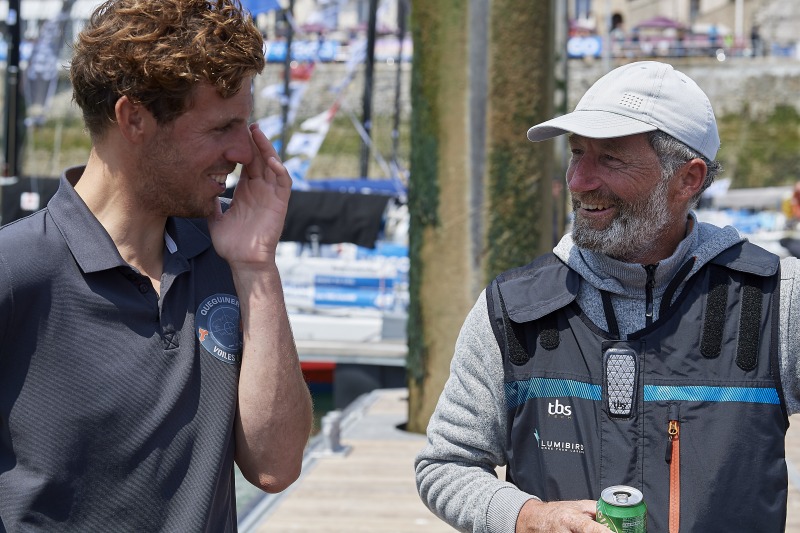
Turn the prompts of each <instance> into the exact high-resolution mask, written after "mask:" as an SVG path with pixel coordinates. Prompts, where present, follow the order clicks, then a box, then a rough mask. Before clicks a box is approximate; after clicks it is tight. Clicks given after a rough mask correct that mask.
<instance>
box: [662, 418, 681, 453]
mask: <svg viewBox="0 0 800 533" xmlns="http://www.w3.org/2000/svg"><path fill="white" fill-rule="evenodd" d="M667 433H668V434H669V437H668V440H667V453H666V455H664V460H665V461H666V462H667V463H671V462H672V441H673V440H675V439H676V438H677V436H678V421H677V420H670V421H669V427H668V428H667Z"/></svg>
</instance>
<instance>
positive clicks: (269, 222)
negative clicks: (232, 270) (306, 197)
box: [208, 124, 292, 266]
mask: <svg viewBox="0 0 800 533" xmlns="http://www.w3.org/2000/svg"><path fill="white" fill-rule="evenodd" d="M250 137H251V140H250V142H251V143H252V147H253V158H252V160H251V161H250V162H249V163H248V164H246V165H245V166H244V168H243V169H242V173H241V175H240V177H239V183H238V184H237V185H236V190H235V191H234V193H233V201H232V203H231V207H230V209H228V210H227V211H226V212H225V213H223V212H222V211H221V209H219V208H218V210H217V212H216V213H215V214H214V215H212V216H210V217H209V218H208V223H209V229H210V231H211V239H212V241H213V243H214V248H215V249H216V251H217V253H218V254H219V255H220V256H222V257H223V258H225V259H226V260H227V261H228V263H230V264H231V265H232V266H233V265H234V264H247V265H250V266H257V265H258V264H262V263H264V262H267V261H270V262H271V261H274V257H275V249H276V247H277V246H278V241H279V240H280V236H281V232H282V231H283V225H284V219H285V218H286V211H287V208H288V205H289V196H290V194H291V190H292V178H291V176H290V175H289V171H288V170H286V167H284V166H283V164H282V163H281V162H280V160H279V158H278V154H277V152H276V151H275V148H274V147H273V146H272V143H271V142H269V140H268V139H267V137H266V135H264V133H263V132H262V131H261V130H260V129H259V128H258V126H257V125H256V124H252V125H250Z"/></svg>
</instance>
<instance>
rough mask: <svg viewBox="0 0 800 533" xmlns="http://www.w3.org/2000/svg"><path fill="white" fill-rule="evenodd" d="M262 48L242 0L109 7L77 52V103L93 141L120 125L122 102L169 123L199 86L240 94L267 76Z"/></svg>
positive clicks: (132, 0) (170, 0)
mask: <svg viewBox="0 0 800 533" xmlns="http://www.w3.org/2000/svg"><path fill="white" fill-rule="evenodd" d="M263 46H264V42H263V38H262V36H261V33H260V32H259V31H258V29H257V28H256V26H255V24H254V23H253V20H252V18H251V17H250V15H249V14H248V13H247V12H246V11H244V10H243V9H242V6H241V4H240V2H239V0H108V1H106V2H104V3H103V4H102V5H100V6H99V7H98V8H97V9H96V10H95V11H94V13H93V14H92V16H91V19H90V20H89V23H88V24H87V26H86V28H85V29H84V30H83V31H81V33H80V34H79V35H78V39H77V41H76V43H75V46H74V53H73V57H72V63H71V65H70V78H71V80H72V87H73V98H74V100H75V102H76V103H77V104H78V106H79V107H80V108H81V110H82V111H83V119H84V122H85V124H86V128H87V129H88V130H89V134H90V135H91V136H92V138H93V139H95V140H96V139H97V138H99V137H100V136H102V135H103V133H104V132H105V131H106V128H108V126H109V125H110V124H112V123H113V122H115V112H114V106H115V104H116V102H117V100H118V99H119V98H120V97H121V96H123V95H124V96H127V97H128V98H130V99H131V100H132V101H134V102H136V103H139V104H142V105H144V106H145V107H146V108H147V109H148V110H149V111H150V112H151V113H153V116H155V118H156V120H158V122H159V124H167V123H169V122H171V121H173V120H174V119H176V118H177V117H178V116H180V115H181V114H182V113H183V112H185V111H186V110H187V109H188V108H189V107H190V105H191V96H192V92H193V89H194V88H195V87H196V86H197V84H198V83H199V82H208V83H210V84H212V85H214V86H215V87H216V89H217V91H218V92H219V94H220V96H222V97H223V98H227V97H229V96H232V95H234V94H236V93H237V92H238V91H239V89H241V87H242V83H243V82H244V81H245V80H246V79H248V78H249V77H250V76H253V75H255V74H258V73H260V72H261V71H262V70H263V69H264V48H263Z"/></svg>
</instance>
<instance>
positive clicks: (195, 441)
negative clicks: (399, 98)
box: [0, 0, 311, 532]
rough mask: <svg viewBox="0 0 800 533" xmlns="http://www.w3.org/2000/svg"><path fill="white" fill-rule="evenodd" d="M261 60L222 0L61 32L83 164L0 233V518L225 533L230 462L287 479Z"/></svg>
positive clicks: (245, 28) (292, 475)
mask: <svg viewBox="0 0 800 533" xmlns="http://www.w3.org/2000/svg"><path fill="white" fill-rule="evenodd" d="M263 67H264V56H263V42H262V37H261V34H260V33H259V31H258V29H257V28H256V27H255V26H254V24H253V22H252V19H251V18H250V16H249V14H248V13H247V12H246V11H244V10H243V9H242V8H241V6H240V4H239V2H238V0H110V1H108V2H106V3H104V4H102V5H101V6H100V7H98V9H97V10H96V11H95V12H94V13H93V15H92V17H91V20H90V21H89V23H88V25H87V26H86V28H85V29H84V30H83V31H82V32H81V34H80V35H79V36H78V39H77V42H76V44H75V47H74V56H73V59H72V63H71V67H70V73H71V79H72V83H73V87H74V99H75V101H76V102H77V104H78V105H79V106H80V107H81V109H82V112H83V116H84V120H85V123H86V128H87V130H88V132H89V135H90V136H91V139H92V149H91V153H90V154H89V158H88V161H87V163H86V165H85V166H81V167H77V168H70V169H67V170H66V171H65V173H64V175H63V176H62V178H61V183H60V187H59V190H58V192H57V193H56V195H55V196H54V197H53V199H52V200H51V201H50V202H49V204H48V205H47V207H46V208H45V209H43V210H41V211H39V212H37V213H34V214H33V215H31V216H29V217H27V218H25V219H22V220H18V221H16V222H13V223H11V224H8V225H6V226H4V227H3V228H2V229H0V339H1V340H2V343H1V344H0V494H2V497H0V531H9V532H15V531H59V532H63V531H76V532H87V531H137V532H139V531H141V532H144V531H213V532H222V531H235V530H236V527H237V526H236V524H237V517H236V507H235V487H234V461H235V462H236V464H237V465H238V466H239V468H240V470H241V471H242V473H243V474H244V476H245V478H246V479H247V480H249V481H250V482H251V483H253V484H254V485H256V486H258V487H259V488H261V489H262V490H265V491H267V492H278V491H281V490H283V489H285V488H286V487H287V486H289V485H290V484H291V483H292V482H293V481H294V480H296V479H297V477H298V476H299V473H300V467H301V462H302V456H303V450H304V447H305V444H306V442H307V439H308V435H309V432H310V429H311V400H310V396H309V393H308V388H307V386H306V384H305V382H304V380H303V376H302V373H301V371H300V364H299V361H298V357H297V351H296V348H295V345H294V340H293V337H292V333H291V329H290V325H289V321H288V317H287V314H286V308H285V304H284V299H283V293H282V287H281V282H280V276H279V273H278V270H277V267H276V264H275V251H276V246H277V244H278V240H279V237H280V234H281V231H282V228H283V223H284V217H285V215H286V210H287V205H288V200H289V195H290V191H291V178H290V176H289V174H288V172H287V170H286V169H285V167H284V166H283V165H282V164H281V162H280V161H279V159H278V156H277V154H276V152H275V150H274V148H273V147H272V145H271V144H270V142H269V141H268V140H267V138H266V137H265V136H264V134H263V133H262V132H261V131H260V130H259V129H258V128H257V127H256V126H254V125H249V118H250V115H251V110H252V95H251V87H252V80H253V77H254V76H255V75H257V74H259V73H260V72H261V71H262V69H263ZM237 165H241V174H240V179H239V183H238V186H237V189H236V191H235V193H234V196H233V199H232V201H228V200H225V199H222V200H221V199H220V198H219V196H220V195H221V194H222V193H223V192H224V191H225V181H226V177H227V176H228V175H229V174H230V173H232V172H234V170H235V169H236V168H237Z"/></svg>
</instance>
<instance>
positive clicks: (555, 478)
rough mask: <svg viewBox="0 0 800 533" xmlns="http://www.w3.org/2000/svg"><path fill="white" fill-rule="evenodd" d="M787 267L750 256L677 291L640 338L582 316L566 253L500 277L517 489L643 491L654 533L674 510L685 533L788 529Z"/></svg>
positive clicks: (496, 315) (741, 253)
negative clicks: (782, 355)
mask: <svg viewBox="0 0 800 533" xmlns="http://www.w3.org/2000/svg"><path fill="white" fill-rule="evenodd" d="M778 267H779V261H778V258H777V257H776V256H774V255H772V254H770V253H769V252H766V251H764V250H762V249H760V248H758V247H756V246H753V245H751V244H749V243H740V244H737V245H735V246H733V247H731V248H729V249H728V250H726V251H725V252H723V253H721V254H720V255H718V256H717V257H716V258H715V259H713V260H712V261H711V262H710V263H709V264H707V265H705V266H703V267H702V268H701V269H700V270H699V271H698V272H697V273H696V274H694V275H693V276H692V277H691V278H690V279H689V280H688V281H687V282H686V285H685V287H684V288H683V290H682V291H681V292H680V294H678V295H677V296H675V294H676V292H677V287H678V286H679V285H680V282H681V281H682V279H676V280H674V281H673V283H672V284H670V286H669V287H668V288H667V292H666V293H665V295H664V297H663V299H662V300H663V303H662V305H661V307H660V309H659V315H658V320H656V321H655V322H653V323H652V324H651V325H650V326H648V327H645V328H644V329H642V330H640V331H638V332H636V333H634V334H631V335H628V338H627V340H620V339H619V338H615V336H612V335H610V334H609V333H607V332H605V331H603V330H602V329H600V328H599V327H597V326H596V325H595V324H593V323H592V322H591V321H590V320H589V319H588V318H587V317H586V316H585V315H584V314H583V313H582V311H581V309H580V307H579V306H578V305H577V303H576V302H575V297H576V294H577V292H578V285H579V283H580V281H579V277H578V274H577V273H576V272H574V271H573V270H571V269H570V268H568V267H567V266H566V265H564V264H563V263H562V262H561V261H560V260H558V259H557V258H556V257H555V256H554V255H552V254H549V255H546V256H543V257H541V258H539V259H537V260H535V261H534V262H532V263H531V264H529V265H527V266H525V267H521V268H518V269H515V270H511V271H508V272H506V273H504V274H501V275H500V276H498V278H497V279H496V280H495V281H493V282H492V283H491V284H490V285H489V287H488V288H487V291H486V294H487V300H488V307H489V314H490V319H491V321H492V328H493V329H494V333H495V336H496V338H497V341H498V344H499V346H500V350H501V352H502V354H503V367H504V371H505V396H506V406H507V409H508V434H507V436H506V452H507V457H508V466H507V470H506V472H507V479H508V480H509V481H510V482H512V483H514V484H515V485H516V486H518V487H519V488H520V489H522V490H524V491H525V492H528V493H530V494H534V495H536V496H538V497H540V498H541V499H542V500H545V501H552V500H574V499H594V500H596V499H598V498H599V496H600V492H601V491H602V490H603V489H604V488H606V487H608V486H611V485H630V486H633V487H636V488H638V489H640V490H641V491H642V492H643V494H644V499H645V502H646V504H647V511H648V528H647V530H648V533H658V532H662V531H663V532H666V531H668V522H669V512H670V511H672V512H676V511H679V518H673V520H674V521H676V522H679V524H680V531H682V532H697V533H709V532H716V531H720V532H722V531H725V532H731V531H734V532H759V533H763V532H778V531H783V530H784V525H785V520H786V496H787V484H788V480H787V470H786V462H785V457H784V438H785V435H786V429H787V428H788V417H787V412H786V408H785V401H784V396H783V390H782V389H781V383H780V374H779V368H778V309H779V302H778V296H779V294H778V285H779V279H780V275H779V274H778ZM679 276H680V275H679ZM683 276H685V273H684V274H683ZM681 277H682V276H681ZM671 497H672V505H670V498H671ZM675 516H677V515H675Z"/></svg>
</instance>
